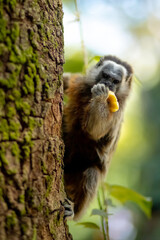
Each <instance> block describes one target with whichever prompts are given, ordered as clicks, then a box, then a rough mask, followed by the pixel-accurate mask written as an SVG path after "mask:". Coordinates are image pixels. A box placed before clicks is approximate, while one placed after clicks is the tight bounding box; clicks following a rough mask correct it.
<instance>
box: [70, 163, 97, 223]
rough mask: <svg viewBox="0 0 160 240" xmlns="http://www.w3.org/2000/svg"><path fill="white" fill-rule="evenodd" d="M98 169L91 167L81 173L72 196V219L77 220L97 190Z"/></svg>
mask: <svg viewBox="0 0 160 240" xmlns="http://www.w3.org/2000/svg"><path fill="white" fill-rule="evenodd" d="M98 180H99V171H98V169H97V168H95V167H92V168H88V169H86V170H85V171H84V172H83V173H82V178H81V181H80V184H79V185H78V186H75V187H76V192H75V196H74V214H75V216H74V220H77V219H78V218H79V217H81V215H82V214H83V213H84V211H85V210H86V208H87V207H88V205H89V203H90V202H91V200H92V199H93V198H94V196H95V195H96V192H97V185H98Z"/></svg>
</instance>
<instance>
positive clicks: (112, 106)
mask: <svg viewBox="0 0 160 240" xmlns="http://www.w3.org/2000/svg"><path fill="white" fill-rule="evenodd" d="M107 102H108V104H109V110H110V111H111V112H117V111H118V109H119V103H118V101H117V98H116V96H115V94H114V92H112V91H109V93H108V98H107Z"/></svg>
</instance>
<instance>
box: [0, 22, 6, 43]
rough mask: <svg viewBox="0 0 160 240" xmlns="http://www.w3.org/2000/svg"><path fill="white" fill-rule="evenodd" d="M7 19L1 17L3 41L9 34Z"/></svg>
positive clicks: (0, 26)
mask: <svg viewBox="0 0 160 240" xmlns="http://www.w3.org/2000/svg"><path fill="white" fill-rule="evenodd" d="M6 27H7V21H6V20H5V19H3V18H1V19H0V28H1V31H0V42H3V41H4V40H5V39H6V36H7V28H6Z"/></svg>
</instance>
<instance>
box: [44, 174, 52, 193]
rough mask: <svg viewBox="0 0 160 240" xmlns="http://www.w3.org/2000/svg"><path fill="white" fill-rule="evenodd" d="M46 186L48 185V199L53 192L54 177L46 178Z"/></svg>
mask: <svg viewBox="0 0 160 240" xmlns="http://www.w3.org/2000/svg"><path fill="white" fill-rule="evenodd" d="M46 184H47V191H46V194H45V196H46V197H48V195H49V193H50V192H51V190H52V186H53V175H47V176H46Z"/></svg>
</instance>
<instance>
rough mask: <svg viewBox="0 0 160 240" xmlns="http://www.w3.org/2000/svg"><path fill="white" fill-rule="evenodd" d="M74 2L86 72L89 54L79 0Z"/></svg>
mask: <svg viewBox="0 0 160 240" xmlns="http://www.w3.org/2000/svg"><path fill="white" fill-rule="evenodd" d="M74 2H75V8H76V17H77V21H78V22H79V32H80V38H81V48H82V52H83V61H84V73H86V70H87V66H88V55H87V51H86V47H85V44H84V37H83V30H82V21H81V16H80V12H79V9H78V4H77V0H74Z"/></svg>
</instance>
